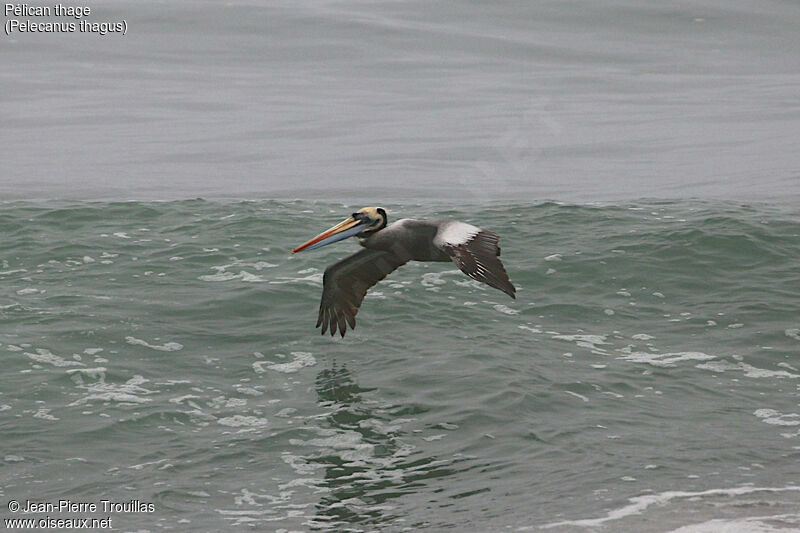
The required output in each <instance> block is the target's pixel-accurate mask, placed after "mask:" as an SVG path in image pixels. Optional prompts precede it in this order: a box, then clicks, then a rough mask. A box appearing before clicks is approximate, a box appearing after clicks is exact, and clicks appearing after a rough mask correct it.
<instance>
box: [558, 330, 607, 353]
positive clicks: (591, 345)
mask: <svg viewBox="0 0 800 533" xmlns="http://www.w3.org/2000/svg"><path fill="white" fill-rule="evenodd" d="M553 338H554V339H558V340H562V341H571V342H574V343H575V344H577V345H578V346H580V347H581V348H588V349H589V350H591V351H592V353H596V354H599V355H605V354H607V353H608V352H607V351H606V350H605V349H604V348H600V347H599V346H598V344H608V343H607V342H606V338H607V336H606V335H560V334H556V335H553Z"/></svg>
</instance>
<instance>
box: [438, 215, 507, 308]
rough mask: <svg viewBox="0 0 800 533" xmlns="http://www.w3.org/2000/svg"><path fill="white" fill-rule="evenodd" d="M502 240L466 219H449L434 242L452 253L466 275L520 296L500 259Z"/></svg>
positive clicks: (452, 257)
mask: <svg viewBox="0 0 800 533" xmlns="http://www.w3.org/2000/svg"><path fill="white" fill-rule="evenodd" d="M499 240H500V237H498V236H497V234H496V233H494V232H492V231H488V230H485V229H481V228H478V227H475V226H473V225H472V224H466V223H464V222H448V223H445V224H443V225H442V226H441V227H440V228H439V232H438V233H437V234H436V238H435V239H434V243H435V244H437V245H438V246H439V247H441V248H442V249H444V250H445V251H446V252H447V253H448V255H450V258H451V259H452V260H453V262H454V263H455V264H456V266H457V267H458V268H459V269H460V270H461V271H462V272H463V273H464V274H466V275H467V276H469V277H471V278H472V279H474V280H477V281H480V282H483V283H485V284H487V285H489V286H490V287H494V288H495V289H499V290H501V291H503V292H504V293H506V294H508V295H509V296H511V297H512V298H514V299H516V292H517V289H516V288H515V287H514V285H512V284H511V281H510V280H509V279H508V274H507V273H506V269H505V267H503V263H502V262H501V261H500V259H498V256H499V255H500V247H499V246H498V245H497V243H498V241H499Z"/></svg>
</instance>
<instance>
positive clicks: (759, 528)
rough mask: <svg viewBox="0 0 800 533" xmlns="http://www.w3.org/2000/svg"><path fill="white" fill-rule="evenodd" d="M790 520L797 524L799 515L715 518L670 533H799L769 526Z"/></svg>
mask: <svg viewBox="0 0 800 533" xmlns="http://www.w3.org/2000/svg"><path fill="white" fill-rule="evenodd" d="M787 518H788V519H789V520H790V521H794V522H797V518H798V516H797V515H768V516H757V517H745V518H739V519H733V520H729V519H723V518H714V519H711V520H707V521H705V522H701V523H699V524H690V525H688V526H683V527H679V528H678V529H673V530H672V531H670V532H669V533H780V532H784V533H785V532H787V531H797V529H786V528H784V527H780V528H776V527H773V526H771V525H770V524H769V522H774V521H776V520H781V519H787Z"/></svg>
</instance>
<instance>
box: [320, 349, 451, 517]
mask: <svg viewBox="0 0 800 533" xmlns="http://www.w3.org/2000/svg"><path fill="white" fill-rule="evenodd" d="M315 389H316V392H317V395H318V397H319V400H318V401H319V405H320V406H323V407H326V408H328V409H330V412H329V413H328V414H327V416H326V417H325V424H323V426H328V427H327V428H326V429H324V430H323V434H322V438H319V439H312V440H310V441H307V442H306V444H310V445H315V446H319V447H320V450H319V451H318V452H317V453H315V454H311V455H306V456H305V457H304V459H305V460H306V461H308V462H309V463H316V464H319V465H323V468H324V475H323V479H322V480H321V483H320V484H319V486H321V487H324V488H325V489H326V490H325V493H324V496H322V498H321V499H320V501H319V502H318V503H317V504H316V516H315V518H314V520H312V521H311V524H310V525H313V526H315V527H316V528H318V529H330V528H331V527H343V526H345V525H346V524H361V525H366V524H386V523H387V522H393V521H395V520H398V519H402V518H401V517H403V516H407V514H406V513H405V512H402V511H400V512H395V509H397V507H398V502H397V501H396V499H398V498H401V497H403V496H405V495H408V494H413V493H415V492H417V491H418V490H419V489H420V487H422V486H424V485H425V484H426V483H427V482H429V481H430V480H433V479H437V478H442V477H445V476H449V475H452V474H454V473H456V472H458V471H460V470H463V469H464V468H457V467H456V464H457V463H459V462H464V461H466V460H467V459H466V458H461V459H448V460H441V459H438V458H437V457H436V456H434V455H425V454H424V452H423V451H421V450H419V449H418V448H417V447H416V446H414V445H412V444H410V443H409V442H407V441H410V440H413V438H410V435H409V432H408V431H407V430H404V429H403V426H404V425H405V424H406V423H409V422H412V421H413V420H414V419H415V417H417V416H420V415H422V414H424V413H425V412H426V409H424V408H423V407H420V406H415V405H384V404H381V402H379V401H376V400H373V399H370V398H365V395H366V394H368V393H370V392H373V391H375V390H376V389H372V388H365V387H362V386H361V385H359V384H358V383H357V382H356V380H355V379H354V377H353V375H352V372H351V371H350V370H349V369H348V368H347V367H346V366H344V365H337V364H336V363H334V364H333V365H332V366H331V367H330V368H327V369H325V370H323V371H321V372H320V373H319V374H318V375H317V379H316V383H315ZM464 466H465V467H466V465H464ZM393 500H395V501H393ZM398 511H399V509H398ZM404 522H405V521H404ZM404 525H405V526H413V525H414V524H409V523H407V522H405V523H404ZM419 525H421V524H419Z"/></svg>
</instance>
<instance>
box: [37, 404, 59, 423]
mask: <svg viewBox="0 0 800 533" xmlns="http://www.w3.org/2000/svg"><path fill="white" fill-rule="evenodd" d="M50 411H52V409H45V408H44V407H40V408H39V410H38V411H36V412H35V413H33V417H34V418H41V419H42V420H59V419H58V418H56V417H54V416H53V415H51V414H50Z"/></svg>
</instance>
